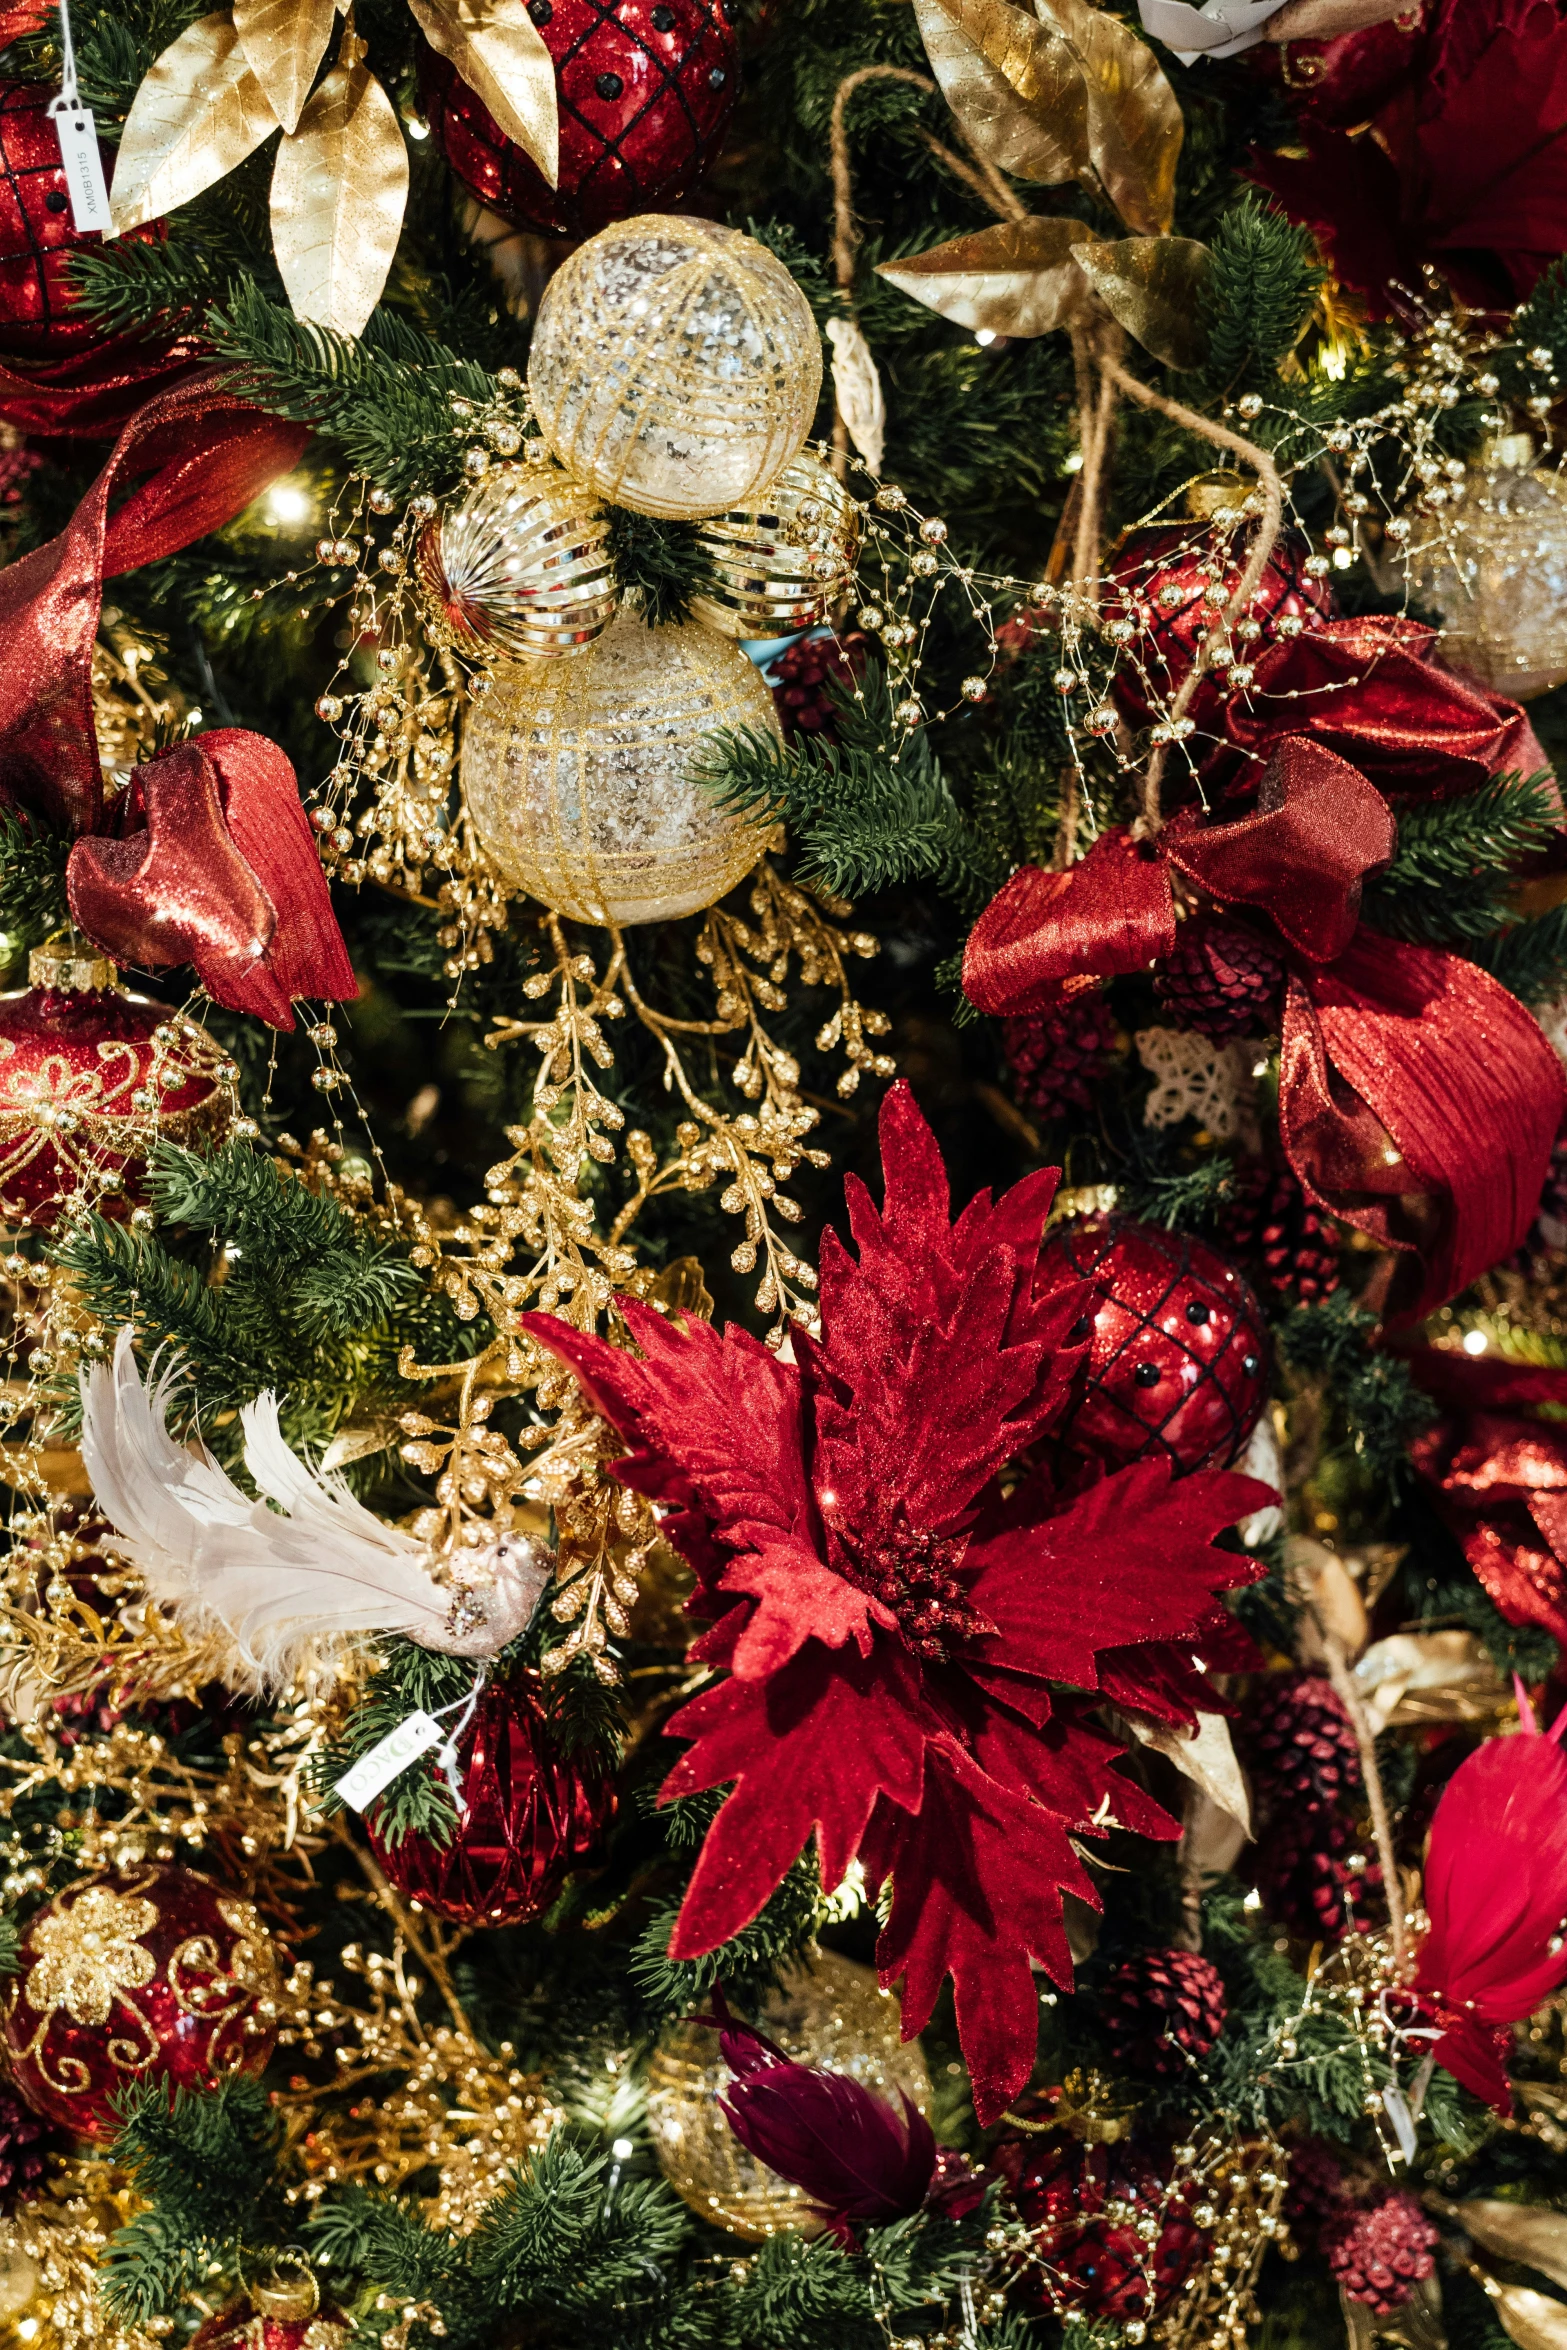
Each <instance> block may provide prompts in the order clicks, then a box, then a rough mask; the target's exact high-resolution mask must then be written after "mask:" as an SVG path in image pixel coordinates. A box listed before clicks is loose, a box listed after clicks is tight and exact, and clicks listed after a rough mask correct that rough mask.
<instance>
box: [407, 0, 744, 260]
mask: <svg viewBox="0 0 1567 2350" xmlns="http://www.w3.org/2000/svg"><path fill="white" fill-rule="evenodd" d="M736 13H737V11H736V8H735V4H734V0H528V14H529V16H530V17H531V18H532V19H533V22H534V24H535V25H536V26H537V27H538V29H539V32H540V34H541V36H542V37H543V40H544V45H545V47H546V48H547V49H548V50H549V52H550V55H551V56H552V57H553V58H554V60H555V87H556V92H557V95H558V97H559V101H560V178H559V182H558V184H557V185H556V186H555V187H553V188H552V187H551V186H550V185H549V183H548V181H547V180H546V179H545V178H544V175H543V174H542V172H540V171H539V169H538V167H537V166H536V165H535V164H533V163H531V162H530V161H529V159H528V157H527V156H526V155H525V154H524V153H523V151H522V149H521V148H520V147H518V146H516V145H515V144H514V143H513V141H512V140H510V139H508V138H507V136H506V134H505V132H504V131H503V130H502V129H501V127H500V125H499V123H497V121H496V120H495V117H494V115H493V114H491V112H490V110H489V108H488V107H487V106H486V105H485V103H484V101H483V99H482V98H480V97H479V96H478V95H477V93H476V92H475V91H474V90H472V89H470V87H469V86H468V84H467V83H466V82H465V81H464V80H463V79H462V77H461V75H460V74H459V73H458V71H457V69H456V67H455V66H453V65H449V64H448V63H447V62H446V60H445V59H444V58H442V57H438V56H437V55H436V53H435V51H434V50H433V49H429V50H426V51H425V53H424V56H423V58H422V59H421V62H420V69H419V101H420V104H421V106H422V107H423V109H424V113H425V115H426V117H427V119H428V121H429V125H430V135H431V137H432V138H433V139H434V141H435V143H436V145H437V147H439V149H440V151H441V153H442V154H443V155H444V156H445V158H446V160H447V162H448V163H449V164H450V165H451V167H452V170H453V171H454V172H455V173H456V175H457V177H458V178H459V179H460V180H461V181H462V183H463V185H464V186H465V187H468V188H471V189H472V190H473V193H474V194H475V195H476V196H478V197H479V198H480V199H481V200H482V201H483V202H484V203H486V204H487V205H489V207H490V209H491V210H492V211H494V212H499V213H502V214H504V216H505V217H506V218H507V219H508V220H514V221H516V223H517V224H518V226H519V227H520V228H531V229H538V230H540V231H541V232H542V233H543V234H544V235H546V236H556V237H589V236H591V235H592V234H593V232H594V231H595V229H601V228H607V227H608V225H609V223H610V222H611V221H614V220H625V219H626V218H627V217H628V216H629V215H630V214H631V213H633V212H649V211H654V210H657V209H659V208H661V207H663V206H667V205H670V204H673V203H675V202H676V201H677V200H678V199H679V198H680V197H681V196H683V195H685V194H686V193H687V191H688V190H689V189H691V188H694V187H695V186H696V184H697V182H698V180H700V179H701V178H702V176H703V174H704V173H705V172H706V171H707V169H708V167H709V165H710V164H711V163H712V161H713V159H714V157H715V156H716V154H717V153H718V148H719V144H720V142H721V140H722V138H723V135H724V131H725V129H726V128H727V126H728V122H729V117H730V115H731V114H732V113H733V111H734V103H735V99H736V97H737V95H738V94H739V88H740V54H739V47H738V44H737V42H736V39H735V33H734V22H735V16H736Z"/></svg>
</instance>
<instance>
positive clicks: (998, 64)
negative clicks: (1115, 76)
mask: <svg viewBox="0 0 1567 2350" xmlns="http://www.w3.org/2000/svg"><path fill="white" fill-rule="evenodd" d="M416 4H417V0H416ZM914 13H915V16H916V18H917V19H918V21H919V28H920V38H921V39H922V40H923V41H924V43H925V54H926V56H927V57H928V58H929V59H930V69H931V71H932V73H933V74H934V75H935V77H936V79H937V81H938V82H939V83H940V84H941V92H942V96H943V97H944V98H945V99H946V101H947V104H948V105H949V106H950V107H951V109H952V111H953V113H954V114H955V115H956V116H957V118H958V120H959V122H960V123H961V124H962V125H963V128H964V129H965V130H966V131H967V133H968V135H969V137H970V138H971V139H972V140H973V142H974V145H975V147H976V148H977V149H978V151H979V152H980V154H982V155H983V156H984V157H985V159H986V161H987V162H989V163H993V164H995V165H996V167H997V168H998V170H1001V171H1010V172H1014V173H1015V174H1016V176H1017V177H1018V178H1019V179H1024V180H1037V181H1039V182H1041V183H1042V184H1043V185H1045V186H1053V185H1054V184H1055V183H1056V182H1057V181H1059V180H1069V179H1076V178H1077V177H1078V175H1079V173H1081V172H1084V171H1086V170H1087V168H1088V89H1087V85H1086V83H1085V82H1084V79H1083V74H1082V69H1081V67H1080V66H1079V65H1078V63H1077V60H1076V58H1075V57H1074V56H1073V55H1072V52H1071V50H1070V48H1069V47H1068V46H1067V44H1066V42H1065V41H1063V40H1062V38H1061V36H1060V34H1059V33H1058V32H1056V31H1055V30H1054V29H1053V28H1052V27H1051V26H1049V25H1044V24H1040V23H1039V21H1038V20H1037V18H1035V17H1032V16H1029V15H1027V14H1026V13H1025V11H1024V10H1023V9H1021V8H1013V7H1011V6H1010V5H1009V4H1008V0H914Z"/></svg>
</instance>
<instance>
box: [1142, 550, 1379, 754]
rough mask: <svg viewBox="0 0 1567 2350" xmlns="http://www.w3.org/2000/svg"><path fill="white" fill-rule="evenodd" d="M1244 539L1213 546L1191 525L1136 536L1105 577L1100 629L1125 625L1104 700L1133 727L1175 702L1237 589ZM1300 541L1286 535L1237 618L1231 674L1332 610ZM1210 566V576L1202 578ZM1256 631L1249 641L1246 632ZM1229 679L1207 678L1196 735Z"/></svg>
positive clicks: (1197, 698)
mask: <svg viewBox="0 0 1567 2350" xmlns="http://www.w3.org/2000/svg"><path fill="white" fill-rule="evenodd" d="M1249 552H1250V535H1249V533H1246V532H1239V533H1237V534H1236V535H1235V536H1233V537H1231V538H1224V537H1220V536H1216V535H1215V533H1213V532H1212V531H1211V530H1209V529H1208V528H1206V527H1205V526H1203V525H1201V524H1197V523H1187V524H1184V525H1181V524H1176V525H1161V526H1159V527H1157V528H1154V529H1149V530H1134V531H1132V532H1131V533H1130V534H1129V536H1128V538H1127V540H1126V544H1125V546H1124V547H1123V548H1122V550H1121V552H1120V554H1119V555H1118V556H1117V557H1116V560H1115V562H1114V563H1113V564H1112V566H1111V570H1110V583H1109V585H1108V587H1107V589H1106V592H1105V619H1106V621H1107V622H1109V623H1110V624H1111V625H1112V626H1113V625H1115V624H1116V623H1118V622H1119V623H1123V624H1124V623H1129V624H1130V625H1131V628H1132V632H1133V633H1132V635H1131V636H1130V637H1129V638H1127V639H1126V640H1125V642H1124V643H1123V644H1122V647H1121V657H1120V659H1119V660H1118V661H1117V663H1116V668H1115V675H1114V677H1113V678H1112V680H1111V685H1110V691H1111V694H1112V696H1113V698H1114V701H1115V704H1116V707H1117V708H1118V709H1119V711H1120V712H1121V715H1122V716H1123V718H1125V719H1126V721H1127V723H1128V725H1130V726H1147V725H1149V724H1150V723H1151V722H1152V721H1153V719H1154V718H1155V717H1156V716H1157V715H1158V714H1159V711H1160V709H1161V708H1167V707H1168V705H1169V704H1170V703H1171V702H1173V701H1174V699H1175V697H1176V695H1177V694H1178V693H1179V692H1180V689H1181V687H1182V686H1183V685H1184V684H1185V682H1186V677H1187V673H1188V671H1189V670H1190V668H1191V665H1192V663H1193V661H1194V660H1195V659H1196V657H1197V649H1198V647H1199V645H1200V644H1201V643H1202V641H1203V639H1204V637H1205V636H1207V634H1208V632H1209V630H1210V629H1212V628H1213V627H1214V626H1215V624H1216V623H1217V622H1218V621H1219V620H1220V618H1221V616H1222V614H1223V612H1224V610H1225V608H1226V606H1227V605H1228V603H1229V600H1230V598H1231V596H1232V595H1233V594H1234V593H1235V590H1236V589H1237V588H1238V587H1239V585H1240V582H1241V576H1242V574H1243V572H1244V571H1245V568H1246V563H1247V559H1248V555H1249ZM1310 560H1312V556H1311V549H1310V547H1309V546H1308V544H1307V543H1306V541H1305V540H1304V539H1302V538H1300V537H1299V536H1298V535H1297V534H1295V533H1293V532H1286V533H1285V534H1284V536H1283V537H1282V538H1281V539H1280V540H1279V543H1278V545H1277V546H1276V547H1275V548H1274V550H1273V553H1272V554H1271V556H1270V557H1269V558H1268V562H1267V564H1266V566H1265V567H1264V570H1263V574H1262V577H1261V579H1260V580H1259V581H1258V583H1257V588H1256V591H1255V593H1254V594H1253V596H1252V599H1251V602H1250V605H1249V606H1248V608H1247V610H1246V611H1245V612H1243V613H1240V614H1239V615H1237V618H1236V621H1235V624H1234V627H1233V628H1232V630H1231V632H1230V637H1229V642H1230V644H1231V646H1232V648H1233V651H1234V654H1235V663H1234V666H1235V667H1239V668H1244V667H1245V665H1246V664H1247V662H1248V661H1250V660H1251V659H1252V658H1253V657H1254V656H1255V654H1256V653H1258V652H1260V651H1261V650H1262V649H1263V648H1264V647H1265V646H1267V645H1270V644H1272V643H1273V642H1275V640H1276V639H1277V638H1279V637H1281V636H1282V637H1289V636H1298V635H1299V634H1300V633H1301V631H1302V630H1303V629H1306V628H1309V627H1310V626H1311V623H1312V622H1313V620H1330V619H1331V618H1332V617H1333V615H1334V613H1335V611H1336V609H1337V607H1336V605H1335V602H1334V598H1333V590H1332V589H1331V587H1329V585H1328V583H1327V580H1326V579H1325V578H1319V577H1318V576H1317V575H1316V574H1315V573H1313V572H1310V571H1308V570H1307V569H1306V565H1307V563H1308V561H1310ZM1205 566H1207V567H1208V568H1205ZM1250 626H1255V627H1256V630H1257V634H1256V636H1255V637H1250V636H1247V635H1246V634H1245V633H1244V631H1245V629H1246V628H1248V627H1250ZM1224 675H1225V672H1224V671H1223V670H1221V669H1218V668H1215V669H1212V670H1210V671H1209V673H1208V674H1207V675H1206V676H1205V677H1204V678H1203V681H1202V683H1201V685H1200V686H1199V687H1198V689H1197V692H1196V694H1195V695H1194V697H1193V699H1192V701H1191V703H1190V704H1189V705H1188V707H1187V710H1186V716H1187V717H1188V718H1190V719H1191V720H1192V721H1193V722H1194V724H1195V725H1196V726H1197V728H1198V730H1199V732H1201V731H1202V730H1203V729H1204V728H1205V727H1207V726H1208V725H1210V724H1211V722H1212V719H1213V716H1214V713H1215V711H1216V710H1217V708H1218V706H1219V701H1220V698H1221V696H1222V694H1223V692H1224V690H1225V689H1224V685H1223V683H1222V680H1223V678H1224Z"/></svg>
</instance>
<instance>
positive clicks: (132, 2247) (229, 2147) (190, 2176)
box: [99, 2073, 291, 2325]
mask: <svg viewBox="0 0 1567 2350" xmlns="http://www.w3.org/2000/svg"><path fill="white" fill-rule="evenodd" d="M116 2110H117V2111H118V2113H119V2115H120V2122H121V2128H120V2134H119V2136H118V2138H116V2140H115V2142H114V2149H113V2153H114V2159H115V2161H116V2162H118V2163H119V2164H121V2165H122V2166H123V2168H124V2169H126V2170H127V2171H128V2172H129V2173H130V2175H131V2179H132V2182H133V2185H134V2187H135V2189H136V2192H137V2193H138V2194H139V2195H141V2196H143V2197H145V2198H146V2199H147V2200H148V2202H149V2203H150V2204H151V2206H152V2208H151V2209H150V2210H149V2211H146V2212H143V2213H141V2214H139V2215H138V2217H137V2218H136V2219H134V2220H132V2221H131V2223H130V2224H129V2226H127V2227H124V2228H121V2229H119V2230H118V2231H117V2233H116V2234H115V2235H113V2236H111V2237H110V2239H109V2242H108V2245H107V2247H106V2248H105V2251H104V2254H103V2257H102V2261H101V2264H100V2269H99V2275H100V2280H101V2290H102V2293H103V2297H104V2299H105V2301H106V2302H107V2303H108V2305H109V2308H110V2309H111V2311H112V2312H113V2313H114V2315H115V2316H116V2317H118V2318H120V2319H122V2320H123V2321H124V2322H125V2323H127V2324H129V2325H144V2324H146V2323H147V2321H148V2320H149V2319H151V2318H155V2317H159V2316H162V2315H163V2314H164V2313H166V2312H167V2311H168V2310H169V2309H170V2308H172V2307H174V2306H175V2305H177V2303H178V2302H179V2300H180V2299H181V2297H182V2296H183V2294H184V2293H185V2292H186V2290H187V2289H188V2287H189V2286H191V2285H193V2284H195V2283H197V2282H198V2281H199V2280H200V2279H201V2277H203V2276H204V2275H205V2274H206V2272H207V2270H208V2267H209V2266H210V2264H211V2263H212V2261H214V2260H219V2261H222V2262H223V2264H224V2265H225V2266H230V2267H231V2266H234V2265H236V2264H237V2261H238V2257H239V2254H240V2251H241V2249H242V2248H243V2249H244V2250H246V2251H247V2252H254V2251H255V2250H257V2249H258V2248H259V2247H261V2246H263V2245H270V2246H277V2245H280V2244H282V2243H283V2242H284V2241H285V2240H286V2237H287V2235H288V2233H289V2232H290V2224H291V2223H290V2219H289V2212H288V2206H287V2204H286V2203H285V2201H284V2199H283V2195H282V2191H281V2186H280V2184H279V2181H278V2178H277V2159H278V2150H279V2146H280V2143H281V2124H280V2121H279V2117H278V2115H277V2113H276V2111H275V2110H274V2108H273V2106H272V2103H271V2100H270V2098H269V2097H268V2095H267V2092H266V2090H265V2089H264V2088H263V2087H262V2086H261V2083H260V2082H259V2081H257V2080H255V2079H253V2078H252V2077H251V2075H250V2074H248V2073H231V2074H230V2075H229V2077H228V2078H227V2079H226V2080H225V2081H224V2082H223V2083H222V2084H221V2086H220V2087H218V2088H217V2089H207V2090H203V2089H182V2088H175V2089H174V2090H173V2092H172V2094H171V2092H170V2088H169V2084H168V2083H167V2082H166V2081H162V2080H158V2081H142V2082H137V2083H135V2084H134V2085H133V2086H132V2087H130V2088H128V2089H126V2090H124V2091H122V2092H121V2094H120V2096H119V2098H118V2099H117V2100H116Z"/></svg>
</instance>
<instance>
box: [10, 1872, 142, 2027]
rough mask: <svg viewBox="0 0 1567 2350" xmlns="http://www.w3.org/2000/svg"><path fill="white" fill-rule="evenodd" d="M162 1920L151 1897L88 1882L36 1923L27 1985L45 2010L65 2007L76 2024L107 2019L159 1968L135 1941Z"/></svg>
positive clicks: (31, 2001) (30, 1998)
mask: <svg viewBox="0 0 1567 2350" xmlns="http://www.w3.org/2000/svg"><path fill="white" fill-rule="evenodd" d="M157 1922H158V1913H157V1911H156V1909H154V1907H153V1905H152V1903H151V1902H150V1901H144V1900H143V1899H142V1898H141V1897H140V1895H138V1894H134V1893H116V1892H115V1891H114V1889H113V1887H112V1886H109V1885H90V1886H89V1887H88V1888H87V1891H86V1892H85V1893H79V1894H78V1895H77V1896H76V1899H75V1900H74V1901H72V1902H71V1903H70V1904H69V1906H68V1907H67V1908H65V1909H46V1910H45V1911H44V1913H43V1915H42V1917H40V1918H37V1919H35V1920H34V1922H33V1926H32V1928H31V1941H32V1946H33V1948H34V1950H35V1951H36V1952H37V1953H38V1956H37V1959H36V1961H35V1963H34V1965H33V1967H32V1969H31V1971H30V1972H29V1974H28V1977H27V1981H26V1983H25V1985H24V1986H23V1996H24V1997H25V1998H26V2000H27V2004H28V2006H29V2007H35V2008H37V2009H38V2011H39V2013H40V2014H41V2015H53V2014H54V2013H55V2011H56V2010H57V2009H58V2008H62V2007H63V2008H64V2009H65V2012H66V2014H67V2015H68V2016H70V2017H71V2018H72V2020H73V2021H74V2022H76V2023H78V2024H106V2023H107V2022H108V2020H109V2010H110V2008H111V2007H112V2006H113V2004H114V2001H115V1998H116V1996H117V1995H118V1993H120V1992H121V1991H139V1990H141V1989H142V1988H143V1986H144V1985H145V1984H147V1983H150V1982H151V1981H152V1978H153V1976H154V1975H155V1974H156V1973H157V1971H158V1970H157V1966H156V1963H155V1962H154V1959H153V1955H152V1952H151V1951H150V1950H148V1949H147V1948H146V1946H145V1945H144V1944H143V1943H141V1942H140V1941H138V1940H137V1936H138V1935H140V1934H145V1933H146V1932H148V1930H149V1929H150V1928H151V1927H153V1926H155V1925H156V1924H157Z"/></svg>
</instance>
